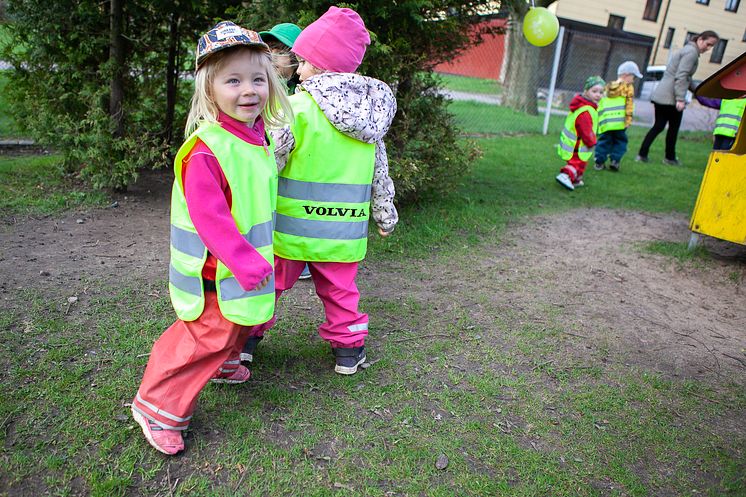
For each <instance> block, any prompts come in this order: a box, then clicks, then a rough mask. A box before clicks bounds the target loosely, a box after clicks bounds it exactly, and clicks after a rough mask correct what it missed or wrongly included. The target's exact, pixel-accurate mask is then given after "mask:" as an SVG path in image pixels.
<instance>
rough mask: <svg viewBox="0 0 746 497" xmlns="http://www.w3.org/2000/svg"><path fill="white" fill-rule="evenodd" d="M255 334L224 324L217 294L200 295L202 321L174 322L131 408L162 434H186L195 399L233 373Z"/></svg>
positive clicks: (160, 341)
mask: <svg viewBox="0 0 746 497" xmlns="http://www.w3.org/2000/svg"><path fill="white" fill-rule="evenodd" d="M260 326H264V325H260ZM255 328H258V327H256V326H251V327H250V326H241V325H238V324H235V323H232V322H230V321H228V320H227V319H225V318H224V317H223V315H222V314H221V313H220V309H219V308H218V301H217V294H216V293H215V292H205V310H204V311H203V312H202V315H201V316H200V317H199V318H198V319H197V320H196V321H181V320H177V321H176V322H175V323H174V324H172V325H171V326H170V327H169V328H168V329H167V330H166V331H164V332H163V334H162V335H161V336H160V338H158V340H156V342H155V343H154V344H153V349H152V350H151V352H150V358H149V359H148V365H147V367H146V368H145V374H144V375H143V378H142V382H141V383H140V388H139V390H138V392H137V396H136V397H135V400H133V401H132V405H133V407H134V408H135V409H137V410H138V411H139V412H140V413H141V414H142V415H143V416H145V417H146V418H148V419H151V420H153V421H155V422H156V423H157V424H158V425H160V426H161V427H162V428H164V429H168V430H184V429H186V428H187V427H188V426H189V420H190V419H191V417H192V413H193V412H194V408H195V407H196V405H197V397H198V396H199V393H200V392H201V391H202V389H203V388H204V387H205V385H206V384H207V382H208V381H210V379H211V378H212V377H213V376H215V374H216V372H217V373H220V374H222V375H225V376H230V375H231V374H232V373H233V372H234V371H235V370H236V369H238V367H239V365H240V364H241V362H240V360H239V354H240V352H241V349H242V348H243V345H244V343H245V342H246V339H247V338H248V337H249V335H250V334H251V333H253V332H254V330H255Z"/></svg>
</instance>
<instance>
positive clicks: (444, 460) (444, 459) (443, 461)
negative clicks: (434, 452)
mask: <svg viewBox="0 0 746 497" xmlns="http://www.w3.org/2000/svg"><path fill="white" fill-rule="evenodd" d="M447 467H448V456H446V455H445V454H441V455H439V456H438V460H437V461H435V468H436V469H440V470H443V469H446V468H447Z"/></svg>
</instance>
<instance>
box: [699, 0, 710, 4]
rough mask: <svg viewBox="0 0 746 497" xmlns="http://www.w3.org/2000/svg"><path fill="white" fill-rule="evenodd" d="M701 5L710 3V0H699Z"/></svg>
mask: <svg viewBox="0 0 746 497" xmlns="http://www.w3.org/2000/svg"><path fill="white" fill-rule="evenodd" d="M697 3H698V4H700V5H710V0H697Z"/></svg>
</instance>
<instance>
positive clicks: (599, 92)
mask: <svg viewBox="0 0 746 497" xmlns="http://www.w3.org/2000/svg"><path fill="white" fill-rule="evenodd" d="M605 85H606V82H605V81H604V80H603V79H602V78H601V77H600V76H591V77H590V78H588V79H586V80H585V84H584V85H583V93H582V94H580V93H579V94H577V95H575V97H574V98H573V99H572V101H571V102H570V114H568V116H567V118H566V119H565V125H564V127H563V128H562V132H561V133H560V142H559V145H558V146H557V153H558V154H559V156H560V158H561V159H562V160H566V161H567V164H565V166H564V167H563V168H562V169H560V173H559V174H558V175H557V177H556V178H555V179H556V180H557V182H558V183H559V184H560V185H562V186H564V187H565V188H567V189H568V190H574V189H575V187H576V186H583V173H584V172H585V166H586V165H587V164H588V160H589V159H590V158H591V157H593V147H594V146H595V145H596V130H597V128H598V112H597V110H596V109H597V108H598V102H599V101H600V100H601V97H603V96H604V86H605Z"/></svg>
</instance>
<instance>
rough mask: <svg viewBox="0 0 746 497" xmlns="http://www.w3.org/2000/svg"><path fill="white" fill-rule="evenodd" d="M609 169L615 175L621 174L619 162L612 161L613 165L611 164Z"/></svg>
mask: <svg viewBox="0 0 746 497" xmlns="http://www.w3.org/2000/svg"><path fill="white" fill-rule="evenodd" d="M609 169H610V170H611V171H614V172H615V173H616V172H619V162H618V161H615V160H613V161H611V163H609Z"/></svg>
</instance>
